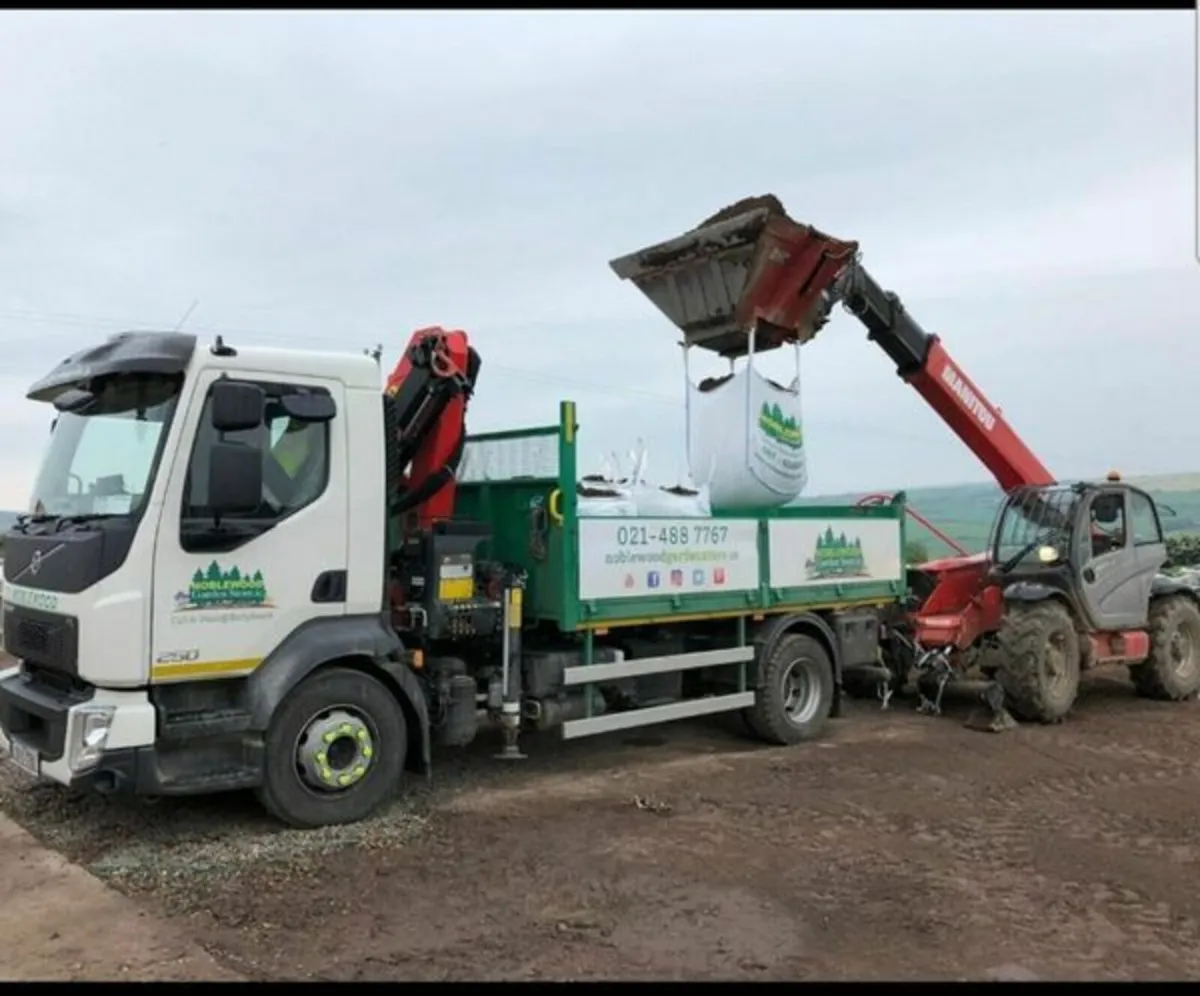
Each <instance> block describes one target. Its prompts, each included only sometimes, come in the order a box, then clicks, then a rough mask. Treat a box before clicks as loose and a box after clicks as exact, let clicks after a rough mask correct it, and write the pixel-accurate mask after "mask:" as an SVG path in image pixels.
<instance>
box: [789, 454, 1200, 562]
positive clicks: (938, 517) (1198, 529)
mask: <svg viewBox="0 0 1200 996" xmlns="http://www.w3.org/2000/svg"><path fill="white" fill-rule="evenodd" d="M1129 481H1130V482H1131V483H1133V484H1136V485H1138V486H1139V487H1142V488H1145V489H1146V490H1147V491H1148V492H1149V493H1150V494H1151V495H1153V496H1154V500H1155V501H1156V502H1158V504H1159V510H1160V513H1161V514H1162V526H1163V531H1164V532H1166V533H1167V534H1168V535H1170V534H1171V533H1200V474H1169V475H1168V474H1161V475H1156V476H1154V477H1141V478H1136V477H1131V478H1129ZM880 490H885V489H880ZM894 490H897V491H898V490H901V489H899V488H896V489H894ZM903 490H904V491H905V493H906V494H907V495H908V503H909V505H910V506H911V507H912V508H914V509H916V510H917V511H918V512H920V513H921V514H922V515H923V516H925V518H927V519H928V520H929V521H930V522H932V523H933V524H934V525H935V526H937V527H938V528H939V529H941V530H942V531H943V532H945V533H946V534H947V535H948V536H952V537H954V539H956V540H957V541H958V542H959V543H961V544H962V545H963V546H964V547H966V548H967V549H968V550H972V551H976V550H982V549H983V548H984V547H985V546H986V545H987V539H988V534H989V532H990V531H991V528H992V523H993V521H994V520H995V518H996V513H997V512H998V511H999V509H1000V499H1001V497H1002V496H1001V493H1000V489H999V488H998V487H996V485H995V484H955V485H950V486H948V487H940V488H904V489H903ZM861 497H862V493H861V492H860V493H857V494H843V495H822V496H820V497H812V498H802V499H800V501H799V502H798V503H797V504H801V505H828V504H838V505H842V504H853V503H854V502H856V501H857V500H858V499H859V498H861ZM1172 512H1174V513H1175V514H1174V515H1172V514H1171V513H1172ZM908 537H909V539H910V540H919V541H920V542H922V543H924V544H925V546H926V547H927V548H928V550H929V553H930V555H931V556H937V555H939V554H941V553H944V552H950V551H949V549H948V548H947V547H946V546H945V544H943V543H942V542H940V541H939V540H937V539H935V538H934V537H933V536H932V535H931V534H930V533H928V532H926V531H925V530H924V529H923V528H921V527H920V526H919V525H917V524H916V523H915V522H912V520H911V519H910V520H909V532H908Z"/></svg>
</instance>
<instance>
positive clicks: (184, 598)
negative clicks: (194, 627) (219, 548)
mask: <svg viewBox="0 0 1200 996" xmlns="http://www.w3.org/2000/svg"><path fill="white" fill-rule="evenodd" d="M269 608H272V605H271V601H270V599H269V598H268V597H267V585H266V582H265V581H264V580H263V576H262V571H255V572H254V573H253V574H249V573H245V572H243V571H241V570H240V569H239V568H237V567H236V566H235V567H230V568H229V569H228V570H225V569H223V568H222V567H221V565H220V564H219V563H217V561H215V560H214V561H213V562H212V563H211V564H209V565H208V569H207V570H201V569H200V568H196V573H195V574H193V575H192V581H191V584H189V585H188V587H187V590H186V591H181V592H179V593H178V594H177V595H176V596H175V611H176V612H197V611H204V610H208V609H269Z"/></svg>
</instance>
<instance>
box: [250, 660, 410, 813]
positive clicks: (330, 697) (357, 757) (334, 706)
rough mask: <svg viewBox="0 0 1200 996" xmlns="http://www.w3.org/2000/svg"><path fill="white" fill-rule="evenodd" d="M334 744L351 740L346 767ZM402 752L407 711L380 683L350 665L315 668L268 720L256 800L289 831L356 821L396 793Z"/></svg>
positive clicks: (402, 760) (404, 751)
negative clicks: (346, 666)
mask: <svg viewBox="0 0 1200 996" xmlns="http://www.w3.org/2000/svg"><path fill="white" fill-rule="evenodd" d="M347 730H348V731H349V732H345V731H347ZM364 734H365V735H364ZM314 738H315V739H314ZM339 740H347V741H350V743H349V746H347V747H346V748H345V749H344V750H342V752H341V753H342V754H343V755H344V756H345V757H347V758H349V760H348V761H347V762H346V765H345V766H339V761H338V758H336V757H335V756H334V755H335V748H336V747H337V745H338V742H339ZM310 741H312V743H310ZM407 747H408V730H407V724H406V723H405V720H404V713H403V711H402V710H401V708H400V704H399V703H398V702H397V701H396V700H395V698H394V697H393V695H392V693H391V692H390V691H389V690H388V689H387V688H386V687H385V686H384V685H383V684H382V683H381V682H379V681H378V680H376V679H375V678H373V677H371V676H370V675H368V674H363V673H362V672H360V671H355V670H352V669H350V668H340V667H338V668H330V669H329V670H322V671H318V672H317V673H315V674H314V675H312V676H311V677H309V678H307V679H305V680H304V681H302V682H301V683H300V684H299V685H297V686H296V687H295V688H293V689H292V690H291V692H289V693H288V695H287V697H286V698H285V699H284V700H283V702H282V703H281V704H280V706H279V708H277V709H276V710H275V714H274V716H272V718H271V725H270V727H269V729H268V730H267V735H266V760H265V763H264V765H263V784H262V787H261V788H260V789H258V793H257V794H258V799H259V802H261V803H262V805H263V807H264V808H265V809H266V810H267V811H268V812H269V813H270V814H271V815H272V816H274V817H275V818H276V819H278V820H280V821H282V822H284V823H287V824H288V825H290V826H293V827H298V828H305V829H307V828H312V827H319V826H328V825H331V824H336V823H357V822H358V821H359V820H362V819H365V818H366V817H367V816H370V815H371V814H372V813H373V812H374V811H375V810H376V809H378V808H379V807H380V806H381V805H382V804H383V803H384V802H385V801H386V800H387V799H388V798H389V797H390V796H391V795H392V793H393V792H395V790H396V788H397V786H398V784H399V781H400V777H401V774H402V773H403V770H404V759H405V755H406V753H407ZM347 751H350V752H352V753H349V754H347ZM326 752H327V753H326ZM318 759H319V763H318V764H317V765H316V766H317V767H318V768H320V769H321V770H320V771H319V772H318V777H316V778H314V777H313V771H312V768H313V767H314V762H316V761H317V760H318ZM351 766H352V767H351ZM343 771H345V772H347V774H345V775H344V776H343V775H342V772H343ZM319 775H325V776H327V777H326V778H325V779H322V778H320V777H319ZM343 781H344V782H347V783H348V784H345V785H343V784H341V782H343ZM322 782H324V783H323V784H322Z"/></svg>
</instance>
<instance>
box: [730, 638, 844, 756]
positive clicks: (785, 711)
mask: <svg viewBox="0 0 1200 996" xmlns="http://www.w3.org/2000/svg"><path fill="white" fill-rule="evenodd" d="M756 672H757V680H756V682H755V689H754V693H755V695H754V705H752V706H751V707H750V708H749V709H746V710H744V711H743V713H742V715H743V716H745V718H746V726H747V727H748V728H749V730H750V732H751V733H752V734H753V735H754V736H755V737H756V738H757V739H759V740H764V741H766V742H767V743H769V744H778V745H781V746H787V745H791V744H798V743H801V742H803V741H805V740H815V739H816V738H817V737H819V736H820V735H821V733H822V732H823V731H824V729H825V723H826V722H827V721H828V719H829V710H830V708H831V706H832V705H833V690H834V689H833V662H832V661H831V660H830V659H829V654H828V653H827V652H826V650H825V648H824V647H823V646H822V645H821V644H820V643H819V642H818V641H817V640H815V639H813V638H812V637H811V636H807V635H805V634H804V633H789V634H788V635H786V636H784V637H782V638H781V639H780V640H779V642H778V643H776V644H775V649H774V650H772V651H771V653H770V655H769V656H768V657H767V658H766V659H765V660H760V661H759V662H758V666H757V668H756Z"/></svg>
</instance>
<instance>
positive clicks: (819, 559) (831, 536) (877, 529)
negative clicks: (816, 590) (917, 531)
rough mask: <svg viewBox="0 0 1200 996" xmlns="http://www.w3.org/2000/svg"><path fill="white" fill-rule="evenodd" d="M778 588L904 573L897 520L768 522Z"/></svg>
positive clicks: (773, 577)
mask: <svg viewBox="0 0 1200 996" xmlns="http://www.w3.org/2000/svg"><path fill="white" fill-rule="evenodd" d="M767 530H768V534H767V535H768V537H769V549H770V558H771V562H770V565H769V571H770V584H771V587H772V588H802V587H804V586H805V585H819V584H839V583H849V582H855V581H898V580H900V579H901V578H902V577H903V576H904V568H903V564H902V560H901V556H900V553H901V551H900V524H899V523H898V522H896V521H895V520H893V519H857V518H853V519H852V518H846V519H775V520H772V521H771V522H769V523H768V525H767Z"/></svg>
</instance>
